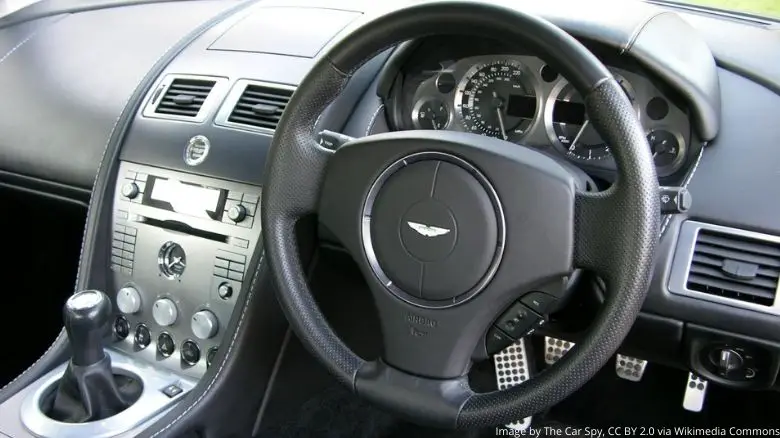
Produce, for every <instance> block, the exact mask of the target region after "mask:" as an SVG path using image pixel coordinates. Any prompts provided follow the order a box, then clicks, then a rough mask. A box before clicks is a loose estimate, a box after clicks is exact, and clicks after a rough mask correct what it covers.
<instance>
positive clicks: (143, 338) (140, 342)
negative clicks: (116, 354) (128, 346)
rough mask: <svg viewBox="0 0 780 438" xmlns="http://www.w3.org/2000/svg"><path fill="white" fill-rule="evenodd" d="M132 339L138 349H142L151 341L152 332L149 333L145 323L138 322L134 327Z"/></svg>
mask: <svg viewBox="0 0 780 438" xmlns="http://www.w3.org/2000/svg"><path fill="white" fill-rule="evenodd" d="M133 341H135V346H136V347H137V348H138V349H139V350H143V349H144V348H146V347H148V346H149V344H151V343H152V334H151V333H149V329H148V328H147V327H146V326H145V325H143V324H138V327H136V328H135V337H134V338H133Z"/></svg>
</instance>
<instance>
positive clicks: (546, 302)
mask: <svg viewBox="0 0 780 438" xmlns="http://www.w3.org/2000/svg"><path fill="white" fill-rule="evenodd" d="M555 301H556V299H555V297H553V296H552V295H547V294H546V293H543V292H530V293H527V294H526V295H525V296H524V297H523V298H521V299H520V302H521V303H523V304H525V305H526V306H528V308H529V309H531V310H533V311H534V312H536V313H538V314H540V315H544V314H545V313H548V312H549V311H550V309H552V307H553V305H554V304H555Z"/></svg>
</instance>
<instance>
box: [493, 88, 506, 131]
mask: <svg viewBox="0 0 780 438" xmlns="http://www.w3.org/2000/svg"><path fill="white" fill-rule="evenodd" d="M493 99H495V101H496V102H498V104H497V105H496V115H498V126H499V127H500V128H501V137H503V139H504V140H509V137H508V136H507V135H506V127H504V115H503V114H502V113H501V107H502V106H503V102H502V101H501V99H499V97H498V93H496V92H495V91H494V92H493Z"/></svg>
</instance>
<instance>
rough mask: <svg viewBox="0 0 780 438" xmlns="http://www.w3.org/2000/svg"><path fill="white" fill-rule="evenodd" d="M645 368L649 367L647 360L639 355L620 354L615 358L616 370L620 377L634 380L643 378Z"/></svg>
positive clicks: (637, 380)
mask: <svg viewBox="0 0 780 438" xmlns="http://www.w3.org/2000/svg"><path fill="white" fill-rule="evenodd" d="M645 368H647V361H646V360H644V359H639V358H638V357H631V356H624V355H622V354H618V355H617V359H616V360H615V372H616V373H617V375H618V377H620V378H621V379H626V380H630V381H632V382H639V381H641V380H642V377H643V376H644V375H645Z"/></svg>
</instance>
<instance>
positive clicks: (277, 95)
mask: <svg viewBox="0 0 780 438" xmlns="http://www.w3.org/2000/svg"><path fill="white" fill-rule="evenodd" d="M293 91H294V89H293V88H291V87H284V86H275V85H266V84H257V83H248V84H247V85H246V88H244V91H243V92H242V93H241V96H240V97H239V98H238V100H237V101H236V103H235V106H233V108H232V111H231V112H230V116H228V118H227V122H228V124H232V125H244V126H250V127H254V128H258V129H260V130H267V131H271V132H273V130H274V129H276V125H278V124H279V119H281V118H282V113H283V112H284V109H285V108H286V107H287V104H288V103H289V102H290V97H292V95H293Z"/></svg>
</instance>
